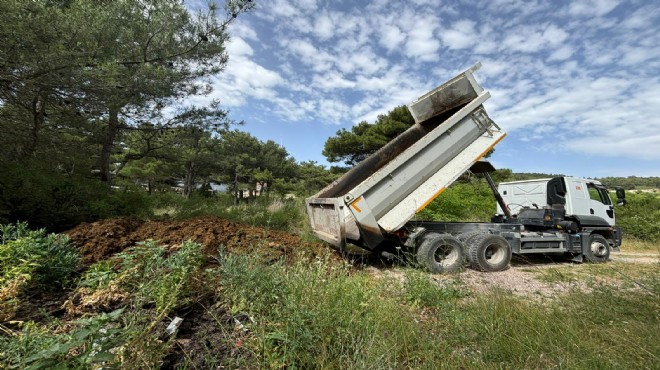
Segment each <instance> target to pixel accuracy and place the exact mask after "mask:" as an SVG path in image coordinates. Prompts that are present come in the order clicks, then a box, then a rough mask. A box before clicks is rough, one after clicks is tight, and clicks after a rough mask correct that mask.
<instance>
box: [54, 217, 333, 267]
mask: <svg viewBox="0 0 660 370" xmlns="http://www.w3.org/2000/svg"><path fill="white" fill-rule="evenodd" d="M65 234H67V235H68V236H69V238H71V241H72V242H73V243H74V244H75V245H77V246H78V247H79V248H80V251H81V254H82V256H83V262H84V263H85V264H91V263H94V262H97V261H99V260H102V259H105V258H108V257H109V256H111V255H113V254H115V253H117V252H121V251H123V250H124V249H126V248H128V247H131V246H133V245H135V243H137V242H141V241H145V240H148V239H153V240H155V241H157V242H158V243H159V244H160V245H163V246H166V247H172V246H176V245H179V244H181V243H183V242H184V241H186V240H188V239H190V240H192V241H194V242H197V243H200V244H202V250H203V251H204V252H205V253H206V254H208V255H217V253H218V250H219V249H220V248H223V249H224V250H225V251H226V252H227V253H241V252H257V253H259V254H260V255H262V256H264V257H265V258H266V259H270V260H275V259H278V258H280V257H284V258H286V259H287V260H292V259H295V258H296V257H298V256H301V255H303V254H306V255H312V256H314V255H317V254H319V253H322V252H324V251H325V250H327V247H326V246H325V245H324V244H321V243H314V242H309V241H304V240H303V239H302V238H300V237H299V236H297V235H294V234H290V233H286V232H283V231H278V230H271V229H265V228H260V227H256V226H250V225H245V224H241V223H236V222H232V221H228V220H225V219H222V218H219V217H214V216H204V217H198V218H193V219H189V220H159V221H141V220H135V219H127V218H118V219H107V220H101V221H97V222H93V223H82V224H80V225H78V226H76V227H75V228H73V229H71V230H69V231H66V232H65ZM337 258H339V257H337Z"/></svg>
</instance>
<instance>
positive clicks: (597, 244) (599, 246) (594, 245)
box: [591, 240, 607, 257]
mask: <svg viewBox="0 0 660 370" xmlns="http://www.w3.org/2000/svg"><path fill="white" fill-rule="evenodd" d="M591 253H592V254H593V255H594V256H596V257H605V256H606V255H607V246H606V245H605V244H603V243H602V242H601V241H598V240H595V241H593V242H591Z"/></svg>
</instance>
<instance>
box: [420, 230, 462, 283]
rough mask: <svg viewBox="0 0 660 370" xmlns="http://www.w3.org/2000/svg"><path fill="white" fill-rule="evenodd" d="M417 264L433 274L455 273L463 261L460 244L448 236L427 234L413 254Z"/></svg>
mask: <svg viewBox="0 0 660 370" xmlns="http://www.w3.org/2000/svg"><path fill="white" fill-rule="evenodd" d="M415 257H416V259H417V263H419V264H420V265H422V266H424V267H426V268H427V269H428V270H429V271H431V272H432V273H434V274H443V273H451V272H456V271H458V270H459V269H461V267H463V263H464V261H465V254H464V252H463V246H462V244H461V242H459V241H458V239H456V238H455V237H453V236H451V235H449V234H438V233H428V234H426V235H425V236H424V237H423V238H422V241H421V243H420V244H419V247H418V248H417V252H416V253H415Z"/></svg>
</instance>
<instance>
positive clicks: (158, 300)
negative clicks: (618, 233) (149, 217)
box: [0, 241, 660, 369]
mask: <svg viewBox="0 0 660 370" xmlns="http://www.w3.org/2000/svg"><path fill="white" fill-rule="evenodd" d="M5 244H6V243H5ZM331 257H332V256H331V255H329V254H328V255H325V256H323V255H321V256H320V257H309V258H306V259H305V258H303V259H299V260H298V261H297V262H295V263H288V264H285V263H284V262H276V263H265V262H264V261H263V260H262V259H261V258H258V256H254V255H230V254H225V253H222V252H221V254H220V256H219V257H218V258H217V260H215V261H213V263H212V264H210V265H209V264H205V263H206V262H209V261H205V260H204V257H203V256H202V255H201V254H200V248H199V245H196V244H194V243H184V244H183V245H182V246H181V247H179V248H178V249H177V248H167V249H166V248H163V247H160V246H158V245H157V244H155V243H153V242H149V241H148V242H145V243H144V244H141V245H139V246H136V247H135V248H132V249H128V250H125V251H124V252H123V253H122V254H120V255H118V256H116V258H114V259H112V260H109V261H104V262H99V263H97V264H95V265H92V266H91V267H90V268H89V269H88V270H87V271H86V272H85V273H84V274H82V275H81V277H80V278H79V279H78V280H77V288H76V290H75V291H74V293H73V298H72V299H73V300H74V301H76V307H77V308H78V309H80V310H81V311H80V312H77V313H75V312H72V314H73V317H74V319H67V320H62V319H53V320H52V321H50V322H41V323H31V322H27V323H24V325H23V326H22V329H21V330H15V329H12V330H9V329H7V328H5V327H0V329H3V334H1V335H0V364H3V365H0V368H5V367H8V368H12V367H13V368H28V369H29V368H33V369H36V368H51V367H53V366H60V367H62V368H156V367H159V366H161V365H162V364H163V362H164V359H165V358H166V357H167V356H168V355H170V354H172V353H173V352H174V351H175V350H177V348H179V347H178V346H180V345H181V343H182V342H179V341H177V335H178V334H177V333H174V334H173V335H171V336H167V335H164V327H165V326H167V324H168V323H169V322H170V321H171V319H172V318H173V317H174V316H175V315H177V314H178V312H186V311H190V310H191V307H197V306H196V305H202V306H203V307H204V310H203V311H202V314H204V315H208V316H211V317H212V318H213V320H214V321H212V322H210V323H209V321H200V322H201V323H202V324H200V326H199V327H198V328H197V329H196V330H197V331H196V332H195V334H194V336H193V337H192V339H182V340H194V341H197V342H198V343H201V344H200V345H199V346H198V347H196V348H199V349H197V350H195V349H187V350H182V351H181V352H182V356H183V358H184V361H183V364H184V366H188V367H189V368H195V367H199V366H202V365H200V364H204V365H203V366H205V367H206V366H213V367H223V366H224V367H225V368H273V369H281V368H291V369H296V368H297V369H307V368H310V369H314V368H322V369H345V368H351V369H383V368H387V369H411V368H412V369H442V368H448V369H472V368H478V369H491V368H492V369H495V368H497V369H501V368H515V369H518V368H530V369H536V368H599V369H600V368H602V369H608V368H611V369H618V368H635V369H637V368H639V369H643V368H655V367H656V366H657V363H659V361H660V342H658V341H657V333H658V332H660V299H659V298H658V295H660V268H658V265H653V264H632V263H622V262H610V263H606V264H583V265H571V267H566V268H563V267H552V268H546V269H539V270H542V271H544V272H542V274H548V279H550V280H553V279H554V280H553V281H557V282H562V281H586V282H587V283H588V284H589V287H590V289H588V290H579V289H575V290H572V291H570V292H568V293H566V294H565V295H561V296H557V297H555V298H554V299H552V300H547V301H544V302H543V303H540V302H537V301H535V300H532V299H527V298H525V297H521V296H519V295H514V294H512V293H511V292H508V291H504V290H494V291H491V292H488V293H475V292H473V291H471V290H470V288H469V287H468V286H467V285H465V284H464V283H462V281H461V280H460V279H459V278H458V277H452V278H447V279H436V278H434V277H432V276H430V275H429V274H427V273H425V272H423V271H421V270H416V269H413V268H408V267H396V268H394V269H392V270H388V271H389V272H387V273H386V272H384V271H380V270H378V269H374V268H369V269H359V268H355V267H352V266H351V265H349V264H347V263H341V262H338V261H337V260H336V259H335V258H331ZM545 271H547V272H545ZM552 271H554V272H552ZM624 276H625V277H624ZM617 278H618V279H619V281H620V282H621V283H620V284H619V283H616V284H614V283H612V284H609V283H603V281H605V282H608V281H615V279H617ZM627 281H634V283H633V282H629V283H625V282H627ZM626 284H628V285H626ZM640 284H641V285H640ZM642 286H643V287H642ZM104 297H105V298H108V297H119V300H114V301H113V300H112V299H110V300H107V299H106V300H104ZM202 301H203V302H204V303H203V304H201V303H199V302H202ZM186 320H193V321H194V320H199V317H188V318H186ZM209 325H212V328H211V327H209ZM232 328H233V329H232ZM189 338H190V337H189ZM199 356H202V360H201V361H200V360H199V359H198V357H199Z"/></svg>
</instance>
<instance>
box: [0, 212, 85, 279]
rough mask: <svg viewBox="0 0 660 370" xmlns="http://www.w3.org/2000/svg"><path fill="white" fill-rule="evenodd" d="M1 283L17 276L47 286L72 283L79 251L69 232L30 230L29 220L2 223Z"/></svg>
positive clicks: (0, 239)
mask: <svg viewBox="0 0 660 370" xmlns="http://www.w3.org/2000/svg"><path fill="white" fill-rule="evenodd" d="M0 241H2V244H0V286H7V285H8V284H10V282H11V281H15V280H16V279H20V280H24V281H25V283H27V282H28V281H33V282H34V283H36V284H38V286H39V287H41V288H45V289H59V288H63V287H66V286H67V285H69V284H70V283H71V275H72V273H73V272H74V271H75V269H76V268H77V266H78V262H79V260H80V255H79V253H78V250H77V249H76V248H75V247H74V246H73V245H72V244H71V243H70V242H69V239H68V237H67V236H66V235H58V234H47V233H46V231H45V230H43V229H41V230H34V231H32V230H29V229H28V227H27V224H26V223H17V224H15V225H2V226H0Z"/></svg>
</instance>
